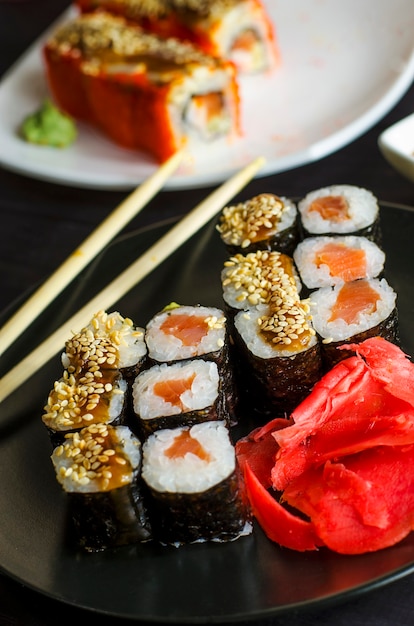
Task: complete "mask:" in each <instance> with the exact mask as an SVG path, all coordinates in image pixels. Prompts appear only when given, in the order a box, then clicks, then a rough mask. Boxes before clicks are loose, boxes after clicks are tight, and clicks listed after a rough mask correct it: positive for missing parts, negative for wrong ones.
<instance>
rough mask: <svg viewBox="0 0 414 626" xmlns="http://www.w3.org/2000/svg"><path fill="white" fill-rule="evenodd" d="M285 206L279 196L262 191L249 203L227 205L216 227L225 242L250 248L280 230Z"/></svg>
mask: <svg viewBox="0 0 414 626" xmlns="http://www.w3.org/2000/svg"><path fill="white" fill-rule="evenodd" d="M285 209H286V205H285V203H284V202H283V200H282V199H281V198H279V196H275V195H273V194H269V193H262V194H260V195H258V196H255V197H254V198H251V199H250V200H247V201H246V202H241V203H239V204H235V205H232V206H227V207H225V208H224V209H223V211H222V213H221V215H220V218H219V222H218V225H217V230H218V231H219V233H220V235H221V238H222V240H223V242H224V243H225V244H227V245H232V246H240V247H241V248H248V247H249V246H250V245H251V244H252V243H254V242H256V241H259V240H262V239H266V238H267V237H269V236H271V235H273V234H275V233H276V232H277V230H278V226H279V223H280V220H281V217H282V214H283V211H284V210H285Z"/></svg>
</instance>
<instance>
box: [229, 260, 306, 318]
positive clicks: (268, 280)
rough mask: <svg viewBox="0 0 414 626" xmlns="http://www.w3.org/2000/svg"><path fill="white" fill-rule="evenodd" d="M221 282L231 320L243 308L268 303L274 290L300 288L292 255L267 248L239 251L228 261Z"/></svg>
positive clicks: (298, 290) (299, 289) (298, 289)
mask: <svg viewBox="0 0 414 626" xmlns="http://www.w3.org/2000/svg"><path fill="white" fill-rule="evenodd" d="M221 285H222V290H223V294H222V295H223V300H224V304H225V310H226V314H227V316H228V318H229V319H231V320H232V319H233V318H234V316H235V315H236V313H238V312H239V311H241V310H246V309H250V308H254V307H256V306H257V305H259V304H266V303H268V302H269V300H270V298H271V296H272V294H273V292H274V291H275V290H278V289H282V290H291V289H293V290H297V292H298V293H300V291H301V283H300V280H299V276H298V273H297V271H296V268H295V265H294V263H293V259H292V257H290V256H288V255H286V254H283V253H281V252H275V251H267V250H258V251H257V252H248V253H247V254H245V255H243V254H240V253H239V254H236V255H234V256H232V257H231V258H230V259H228V260H227V261H225V263H224V267H223V269H222V272H221Z"/></svg>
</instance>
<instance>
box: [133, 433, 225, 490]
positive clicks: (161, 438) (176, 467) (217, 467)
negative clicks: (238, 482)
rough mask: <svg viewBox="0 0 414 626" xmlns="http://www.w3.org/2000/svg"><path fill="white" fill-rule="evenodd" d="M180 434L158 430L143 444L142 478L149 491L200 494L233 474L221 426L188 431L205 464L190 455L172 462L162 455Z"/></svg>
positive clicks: (174, 459) (172, 459)
mask: <svg viewBox="0 0 414 626" xmlns="http://www.w3.org/2000/svg"><path fill="white" fill-rule="evenodd" d="M183 430H184V429H183V428H174V429H164V430H159V431H157V432H155V433H154V434H152V435H150V437H149V438H148V439H147V440H146V442H145V443H144V445H143V461H142V477H143V479H144V481H145V482H146V483H147V485H148V486H149V487H150V488H151V489H153V490H155V491H158V492H161V493H165V492H168V493H200V492H203V491H205V490H207V489H209V488H210V487H213V486H214V485H217V484H218V483H220V482H221V481H222V480H225V479H226V478H228V477H229V476H230V475H231V473H232V472H233V471H234V470H235V467H236V455H235V450H234V447H233V445H232V443H231V441H230V436H229V431H228V429H227V427H226V426H225V424H224V422H218V421H211V422H203V423H202V424H196V425H195V426H192V427H191V429H190V434H191V437H192V438H194V439H196V440H197V441H198V442H199V444H200V445H201V446H202V448H203V450H204V451H205V452H206V453H207V455H208V459H207V460H203V459H202V458H200V457H199V456H198V455H196V454H193V453H191V452H187V453H186V454H185V455H184V456H179V457H176V458H169V457H168V456H167V455H166V451H167V450H168V449H169V448H171V446H172V445H173V443H174V441H175V438H176V437H177V436H179V435H180V434H181V433H182V431H183Z"/></svg>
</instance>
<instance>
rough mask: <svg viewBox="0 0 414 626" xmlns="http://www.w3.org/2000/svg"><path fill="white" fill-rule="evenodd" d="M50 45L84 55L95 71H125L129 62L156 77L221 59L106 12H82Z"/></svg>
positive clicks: (84, 66) (86, 67)
mask: <svg viewBox="0 0 414 626" xmlns="http://www.w3.org/2000/svg"><path fill="white" fill-rule="evenodd" d="M48 45H49V47H51V48H53V49H56V50H58V51H59V52H60V53H61V54H67V53H71V54H72V55H73V54H77V55H79V56H81V57H82V60H83V62H82V70H83V71H84V72H85V73H89V74H96V73H98V72H99V71H100V68H101V67H102V66H105V67H106V68H108V67H110V66H111V65H113V66H114V67H115V70H116V66H117V65H119V64H120V63H121V64H122V65H123V72H124V73H125V72H126V68H125V64H126V63H129V65H130V72H133V73H142V72H144V71H147V70H149V71H151V73H152V74H153V75H154V77H155V76H157V80H160V81H162V80H163V78H162V77H163V74H165V75H166V77H169V76H171V70H172V67H173V66H174V65H175V66H177V67H178V66H179V67H180V68H181V70H185V68H186V66H187V65H191V64H194V63H196V64H203V65H207V66H212V67H215V66H217V65H219V64H220V63H221V61H220V60H219V59H217V58H215V57H213V56H209V55H207V54H204V53H203V52H201V51H200V50H199V49H197V48H196V47H195V46H193V45H192V44H190V43H187V42H181V41H179V40H178V39H174V38H171V37H170V38H167V39H165V38H161V37H157V36H156V35H153V34H150V33H146V32H144V31H143V30H142V29H141V28H140V27H139V26H137V25H131V24H130V23H128V22H127V20H125V19H124V18H122V17H120V16H116V15H112V14H110V13H106V12H105V11H100V12H97V13H90V14H83V15H80V16H79V17H77V18H75V19H74V20H72V21H71V22H70V23H68V24H64V25H63V26H61V27H60V28H59V29H58V30H57V31H56V32H55V33H54V35H53V37H52V38H51V39H50V40H49V42H48Z"/></svg>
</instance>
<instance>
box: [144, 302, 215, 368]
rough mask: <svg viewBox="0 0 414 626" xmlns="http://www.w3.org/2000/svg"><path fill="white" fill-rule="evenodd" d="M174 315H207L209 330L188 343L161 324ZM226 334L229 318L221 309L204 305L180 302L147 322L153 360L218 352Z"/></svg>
mask: <svg viewBox="0 0 414 626" xmlns="http://www.w3.org/2000/svg"><path fill="white" fill-rule="evenodd" d="M174 315H188V316H195V317H204V318H205V319H206V320H208V332H207V333H206V334H205V335H204V336H203V337H202V338H201V340H200V341H199V342H198V343H193V344H190V345H185V344H184V343H183V341H182V340H181V339H180V338H179V337H178V336H176V335H174V334H169V333H165V332H163V331H162V329H161V326H162V324H163V322H165V320H166V319H167V318H168V317H170V316H174ZM225 338H226V320H225V316H224V313H223V311H222V310H221V309H218V308H215V307H205V306H186V305H183V306H179V307H176V308H173V309H169V310H167V311H163V312H161V313H158V314H157V315H155V316H154V317H153V318H152V319H151V320H150V321H149V323H148V324H147V327H146V332H145V341H146V344H147V347H148V356H149V357H150V358H151V359H153V360H154V361H159V362H168V361H176V360H181V359H189V358H193V357H196V356H203V355H205V354H209V353H210V352H216V351H217V350H219V349H220V348H222V347H223V346H224V343H225Z"/></svg>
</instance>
